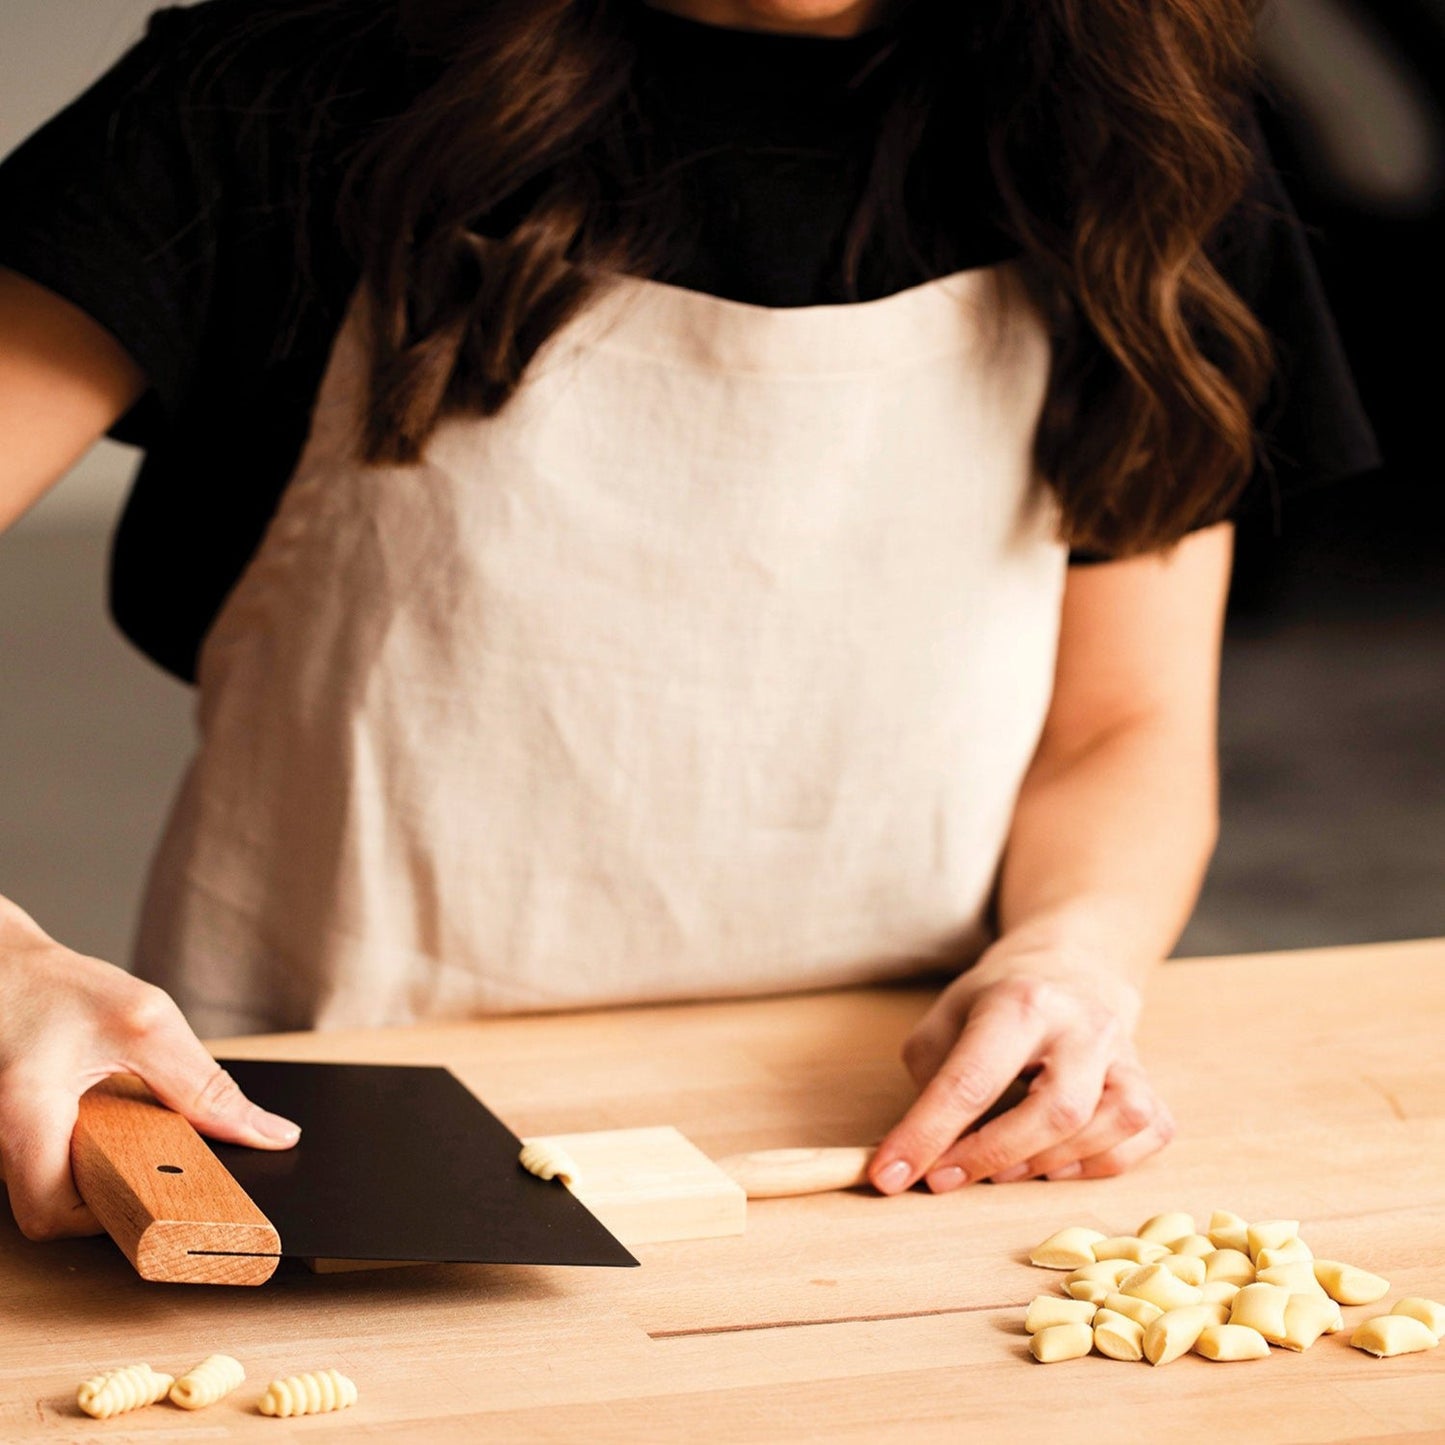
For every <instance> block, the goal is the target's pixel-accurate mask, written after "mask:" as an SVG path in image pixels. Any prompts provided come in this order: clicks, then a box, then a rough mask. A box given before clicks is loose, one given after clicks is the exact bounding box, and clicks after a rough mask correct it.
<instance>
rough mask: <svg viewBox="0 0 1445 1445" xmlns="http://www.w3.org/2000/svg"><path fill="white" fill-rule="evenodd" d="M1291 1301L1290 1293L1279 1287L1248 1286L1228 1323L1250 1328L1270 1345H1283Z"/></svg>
mask: <svg viewBox="0 0 1445 1445" xmlns="http://www.w3.org/2000/svg"><path fill="white" fill-rule="evenodd" d="M1290 1299H1291V1295H1290V1292H1289V1291H1288V1290H1287V1289H1281V1288H1280V1287H1279V1286H1278V1285H1277V1284H1247V1285H1245V1287H1244V1288H1243V1289H1242V1290H1240V1292H1239V1293H1238V1294H1237V1295H1235V1297H1234V1300H1233V1302H1232V1303H1231V1305H1230V1309H1229V1323H1230V1324H1232V1325H1248V1326H1249V1328H1250V1329H1252V1330H1257V1331H1258V1332H1259V1333H1260V1334H1261V1335H1263V1336H1264V1338H1265V1339H1267V1340H1268V1341H1269V1342H1270V1344H1272V1345H1278V1344H1282V1343H1283V1342H1284V1337H1285V1323H1284V1312H1285V1308H1286V1306H1287V1305H1288V1304H1289V1302H1290Z"/></svg>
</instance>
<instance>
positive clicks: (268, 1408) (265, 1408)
mask: <svg viewBox="0 0 1445 1445" xmlns="http://www.w3.org/2000/svg"><path fill="white" fill-rule="evenodd" d="M355 1403H356V1386H355V1385H354V1384H352V1382H351V1381H350V1380H348V1379H347V1378H346V1376H345V1375H343V1374H342V1373H341V1372H340V1371H339V1370H311V1371H310V1372H308V1373H307V1374H304V1375H287V1376H286V1378H285V1379H282V1380H272V1381H271V1383H270V1384H269V1385H267V1386H266V1393H265V1394H264V1395H262V1396H261V1403H260V1406H259V1408H260V1411H261V1413H262V1414H263V1415H279V1416H282V1417H283V1418H284V1417H286V1416H289V1415H321V1414H324V1413H325V1412H326V1411H328V1410H344V1409H346V1407H347V1406H348V1405H354V1404H355Z"/></svg>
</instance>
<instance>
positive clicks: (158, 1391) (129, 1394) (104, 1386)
mask: <svg viewBox="0 0 1445 1445" xmlns="http://www.w3.org/2000/svg"><path fill="white" fill-rule="evenodd" d="M173 1379H174V1377H173V1376H171V1375H162V1374H161V1373H160V1372H159V1371H157V1370H153V1369H151V1367H150V1366H149V1365H122V1366H121V1367H120V1368H119V1369H115V1370H106V1371H105V1373H104V1374H101V1375H93V1376H92V1377H91V1378H90V1379H88V1380H85V1381H83V1382H82V1383H81V1385H80V1387H79V1388H78V1389H77V1390H76V1392H75V1403H76V1404H77V1405H79V1406H80V1408H81V1409H82V1410H84V1411H85V1413H86V1414H87V1415H90V1416H93V1417H94V1418H95V1419H97V1420H109V1419H110V1417H111V1416H112V1415H123V1414H125V1412H126V1411H127V1410H139V1409H142V1408H143V1407H144V1406H146V1405H154V1404H155V1402H156V1401H157V1400H163V1399H165V1397H166V1393H167V1391H169V1390H170V1388H171V1383H172V1381H173Z"/></svg>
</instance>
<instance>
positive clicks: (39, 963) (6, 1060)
mask: <svg viewBox="0 0 1445 1445" xmlns="http://www.w3.org/2000/svg"><path fill="white" fill-rule="evenodd" d="M112 1074H135V1075H137V1076H138V1077H139V1078H140V1079H142V1080H143V1081H144V1082H145V1083H146V1084H147V1085H148V1086H149V1087H150V1090H151V1092H152V1093H153V1094H155V1096H156V1097H157V1098H158V1099H159V1100H160V1101H161V1102H162V1103H163V1104H167V1105H169V1106H170V1107H171V1108H172V1109H175V1110H176V1111H177V1112H178V1113H180V1114H182V1115H184V1116H185V1117H186V1118H187V1119H188V1120H190V1122H191V1123H192V1124H193V1125H194V1126H195V1127H196V1129H198V1130H199V1131H200V1132H201V1133H202V1134H206V1135H209V1136H210V1137H211V1138H213V1139H220V1140H224V1141H226V1142H228V1143H232V1144H249V1145H250V1146H251V1147H252V1148H256V1149H285V1148H289V1147H290V1146H291V1145H292V1144H294V1143H295V1142H296V1140H297V1138H299V1137H300V1133H301V1131H300V1130H299V1129H298V1128H297V1127H296V1125H295V1124H293V1123H291V1122H290V1121H289V1120H286V1119H282V1118H280V1117H279V1116H277V1115H275V1114H269V1113H267V1112H266V1111H265V1110H264V1109H260V1108H258V1107H257V1106H256V1105H255V1104H253V1103H252V1102H251V1101H250V1100H249V1099H248V1098H246V1096H245V1095H244V1094H242V1092H241V1091H240V1089H239V1088H238V1087H237V1086H236V1084H235V1082H234V1081H233V1080H232V1079H231V1077H230V1075H229V1074H227V1073H226V1072H225V1070H224V1069H222V1068H221V1067H220V1066H219V1065H218V1064H217V1063H216V1061H215V1060H214V1059H213V1058H212V1057H211V1056H210V1054H209V1053H207V1052H206V1049H205V1046H204V1045H203V1044H202V1043H201V1041H200V1040H199V1039H198V1038H197V1037H196V1036H195V1034H194V1033H192V1032H191V1029H190V1026H189V1025H188V1024H187V1023H186V1021H185V1019H184V1017H183V1016H182V1014H181V1011H180V1009H179V1008H178V1007H177V1006H176V1004H175V1003H174V1001H173V1000H172V999H171V997H170V995H169V994H167V993H166V992H165V991H164V990H162V989H159V988H156V987H155V986H154V985H153V984H148V983H143V982H142V981H141V980H140V979H137V978H133V977H132V976H131V975H130V974H128V973H126V972H124V971H123V970H122V969H119V968H116V967H115V966H114V965H113V964H109V963H104V962H102V961H101V960H100V959H98V958H87V957H86V956H85V955H83V954H79V953H75V952H73V951H72V950H70V949H68V948H65V947H63V946H62V945H61V944H58V943H56V942H55V940H54V939H52V938H50V937H48V936H47V935H46V934H45V932H44V931H43V930H42V929H41V928H40V926H39V925H38V924H37V923H35V921H34V920H33V919H32V918H30V917H29V915H28V914H26V913H24V912H23V911H22V910H21V909H19V908H17V907H16V906H15V905H14V904H12V903H10V902H9V901H8V900H5V899H0V1178H3V1179H4V1181H5V1185H6V1187H7V1188H8V1190H9V1192H10V1208H11V1210H12V1211H13V1213H14V1215H15V1222H16V1223H17V1224H18V1225H19V1226H20V1229H21V1232H22V1233H23V1234H24V1235H25V1236H26V1238H28V1239H37V1240H39V1239H62V1238H66V1237H68V1236H71V1235H77V1234H97V1233H99V1232H100V1225H99V1224H98V1223H97V1222H96V1218H95V1216H94V1215H93V1214H92V1213H91V1212H90V1210H89V1209H88V1208H87V1207H86V1205H85V1203H84V1202H83V1201H82V1200H81V1198H80V1196H79V1194H77V1193H76V1190H75V1181H74V1180H73V1179H72V1178H71V1174H70V1136H71V1133H72V1132H73V1130H74V1128H75V1119H76V1114H77V1112H78V1109H79V1101H80V1096H81V1095H82V1094H83V1093H85V1091H86V1090H87V1089H89V1088H90V1087H91V1085H92V1084H96V1083H99V1082H100V1080H101V1079H104V1078H108V1077H109V1076H110V1075H112Z"/></svg>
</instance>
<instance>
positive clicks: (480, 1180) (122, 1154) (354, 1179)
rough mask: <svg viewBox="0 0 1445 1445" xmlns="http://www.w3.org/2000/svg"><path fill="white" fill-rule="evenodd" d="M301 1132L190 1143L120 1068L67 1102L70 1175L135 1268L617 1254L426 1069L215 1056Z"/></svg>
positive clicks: (534, 1260)
mask: <svg viewBox="0 0 1445 1445" xmlns="http://www.w3.org/2000/svg"><path fill="white" fill-rule="evenodd" d="M219 1062H221V1064H222V1066H223V1067H224V1068H225V1069H226V1070H227V1071H228V1072H229V1073H230V1074H231V1076H232V1077H233V1078H234V1079H235V1080H236V1082H237V1083H238V1084H239V1085H240V1086H241V1089H242V1091H243V1092H244V1093H245V1094H246V1095H247V1096H248V1097H249V1098H250V1099H252V1100H253V1101H254V1102H256V1103H258V1104H260V1105H261V1106H262V1107H263V1108H266V1109H270V1110H272V1111H273V1112H275V1113H278V1114H284V1115H285V1116H287V1117H288V1118H290V1119H293V1120H295V1122H296V1123H297V1124H299V1125H300V1126H301V1139H300V1141H299V1142H298V1143H297V1144H296V1145H295V1146H294V1147H293V1148H291V1149H286V1150H279V1151H274V1152H273V1151H270V1150H260V1149H247V1148H243V1147H241V1146H240V1145H235V1144H220V1143H208V1142H207V1141H205V1140H203V1139H202V1138H201V1137H200V1135H199V1134H197V1133H196V1131H195V1130H194V1129H193V1128H192V1127H191V1125H190V1124H189V1123H188V1122H187V1121H186V1120H185V1119H184V1118H182V1117H181V1115H179V1114H177V1113H175V1112H174V1111H172V1110H170V1109H167V1108H165V1107H164V1106H163V1105H161V1104H160V1103H158V1102H157V1101H156V1100H155V1098H154V1097H153V1096H152V1095H151V1094H150V1093H149V1091H148V1090H146V1089H145V1087H144V1085H142V1084H141V1082H140V1081H139V1080H138V1079H134V1078H129V1077H127V1076H118V1077H116V1078H112V1079H107V1080H106V1081H104V1082H103V1083H101V1084H98V1085H96V1086H95V1088H93V1089H91V1090H90V1092H89V1093H87V1094H85V1095H84V1096H83V1097H82V1099H81V1101H80V1115H79V1119H78V1120H77V1123H76V1128H75V1133H74V1135H73V1136H72V1141H71V1165H72V1171H73V1173H74V1175H75V1182H76V1187H77V1189H78V1190H79V1191H80V1195H81V1197H82V1198H83V1199H84V1200H85V1202H86V1203H87V1204H88V1205H89V1206H90V1208H91V1210H92V1212H93V1213H94V1214H95V1216H96V1218H97V1219H99V1220H100V1222H101V1224H102V1225H103V1226H104V1227H105V1229H106V1231H107V1232H108V1233H109V1234H110V1236H111V1237H112V1238H113V1239H114V1240H115V1242H116V1243H117V1244H118V1245H119V1246H120V1248H121V1250H122V1251H123V1252H124V1254H125V1255H126V1257H127V1258H128V1259H129V1260H130V1261H131V1263H132V1264H133V1265H134V1266H135V1268H136V1270H137V1271H138V1272H139V1273H140V1275H141V1276H142V1277H143V1278H145V1279H151V1280H165V1281H170V1282H174V1283H191V1284H261V1283H264V1281H266V1280H267V1279H269V1278H270V1277H271V1275H272V1274H273V1273H274V1272H275V1269H276V1266H277V1264H278V1263H279V1261H280V1257H281V1256H282V1255H287V1256H291V1255H297V1256H301V1257H302V1258H304V1259H307V1260H313V1261H314V1260H348V1261H350V1260H356V1261H362V1260H369V1261H377V1262H381V1261H388V1262H390V1261H409V1262H422V1261H446V1262H451V1263H459V1262H471V1263H488V1264H576V1265H635V1264H636V1263H637V1260H636V1259H634V1258H633V1256H632V1255H631V1254H630V1253H629V1252H628V1251H627V1250H626V1249H624V1248H623V1247H622V1245H621V1244H619V1243H618V1242H617V1240H616V1239H615V1238H614V1237H613V1236H612V1235H611V1234H610V1233H609V1232H608V1231H607V1229H605V1228H604V1227H603V1225H602V1224H600V1223H599V1222H598V1220H597V1219H596V1218H594V1216H593V1215H592V1214H591V1212H590V1211H589V1210H588V1209H587V1208H586V1207H585V1205H583V1204H582V1203H581V1202H580V1201H579V1200H578V1199H577V1198H576V1197H575V1196H573V1195H572V1194H571V1193H570V1192H569V1191H568V1190H566V1189H558V1188H556V1187H554V1186H552V1185H549V1184H548V1183H546V1181H544V1180H541V1179H537V1178H535V1177H534V1176H532V1175H530V1174H528V1173H527V1172H526V1171H525V1170H523V1169H522V1168H520V1167H519V1165H518V1163H517V1155H518V1153H519V1151H520V1149H521V1141H520V1140H519V1139H518V1138H517V1136H516V1135H515V1134H513V1133H512V1131H511V1130H510V1129H508V1128H507V1127H506V1125H505V1124H503V1123H502V1122H501V1120H499V1119H498V1118H497V1117H496V1116H495V1115H494V1114H493V1113H492V1112H491V1111H490V1110H489V1109H488V1108H487V1107H486V1106H485V1105H484V1104H482V1103H481V1101H480V1100H478V1099H477V1098H476V1097H475V1096H474V1095H473V1094H472V1093H471V1092H470V1091H469V1090H468V1089H467V1088H466V1087H465V1086H464V1085H463V1084H462V1082H461V1081H460V1080H459V1079H457V1078H456V1077H455V1075H453V1074H452V1073H450V1072H449V1071H448V1070H447V1069H444V1068H427V1067H413V1066H407V1065H394V1064H327V1063H282V1062H278V1061H274V1060H269V1059H233V1060H220V1061H219Z"/></svg>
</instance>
